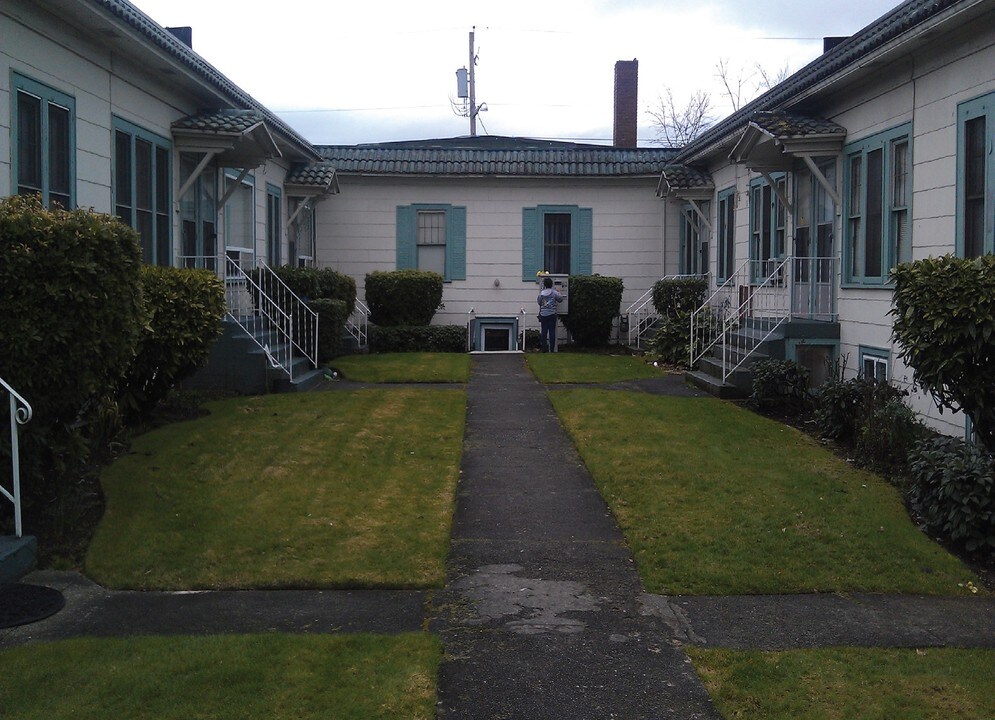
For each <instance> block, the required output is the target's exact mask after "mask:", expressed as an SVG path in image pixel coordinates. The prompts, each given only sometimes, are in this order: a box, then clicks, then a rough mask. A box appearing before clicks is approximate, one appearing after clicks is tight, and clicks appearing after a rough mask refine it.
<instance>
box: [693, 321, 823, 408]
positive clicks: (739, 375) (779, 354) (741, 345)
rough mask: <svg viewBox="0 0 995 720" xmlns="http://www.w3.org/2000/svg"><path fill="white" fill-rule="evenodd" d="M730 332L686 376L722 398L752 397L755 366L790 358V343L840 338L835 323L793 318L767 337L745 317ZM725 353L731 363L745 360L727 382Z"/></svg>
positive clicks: (695, 384) (703, 388)
mask: <svg viewBox="0 0 995 720" xmlns="http://www.w3.org/2000/svg"><path fill="white" fill-rule="evenodd" d="M731 335H732V337H731V338H730V340H729V342H728V343H721V342H719V343H716V344H715V346H714V347H712V350H711V352H710V353H709V354H708V355H705V356H704V357H702V358H701V359H700V360H699V361H698V365H697V367H695V368H692V369H691V370H689V371H687V372H686V373H685V378H686V379H687V380H688V381H689V382H690V383H691V384H693V385H694V386H696V387H698V388H699V389H701V390H704V391H705V392H707V393H709V394H711V395H714V396H715V397H718V398H722V399H741V398H747V397H749V396H750V395H751V394H752V392H753V365H754V364H755V363H757V362H759V361H760V360H767V359H773V360H784V359H786V358H788V357H790V355H791V353H790V352H789V349H788V346H789V343H790V342H791V341H798V342H805V341H822V342H832V341H838V340H839V337H840V327H839V323H836V322H820V321H814V320H790V321H787V322H785V323H783V324H781V325H780V326H779V327H778V328H777V329H775V330H774V331H773V333H771V334H770V336H769V337H767V338H766V340H765V339H764V335H766V332H765V331H763V330H759V329H757V327H756V326H755V325H754V324H753V323H752V322H751V321H749V320H746V321H745V322H744V323H743V325H742V326H741V327H739V328H738V329H737V330H735V331H734V332H733V333H731ZM723 353H728V357H727V358H726V363H727V365H728V366H735V365H736V364H737V363H738V362H739V361H740V360H743V363H742V365H740V366H739V367H738V368H737V369H736V370H734V371H733V372H732V373H730V374H729V376H728V378H726V380H725V381H724V382H723V380H722V356H723ZM792 359H793V358H792Z"/></svg>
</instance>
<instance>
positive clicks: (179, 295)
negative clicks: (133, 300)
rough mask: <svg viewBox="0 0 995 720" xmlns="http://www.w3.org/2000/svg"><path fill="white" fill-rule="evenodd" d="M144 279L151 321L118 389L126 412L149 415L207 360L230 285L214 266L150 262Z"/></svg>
mask: <svg viewBox="0 0 995 720" xmlns="http://www.w3.org/2000/svg"><path fill="white" fill-rule="evenodd" d="M141 281H142V291H143V297H144V300H145V307H146V310H147V312H148V324H147V325H146V326H145V329H144V332H143V333H142V337H141V340H140V341H139V344H138V351H137V353H136V355H135V358H134V360H133V361H132V363H131V365H130V366H129V367H128V371H127V373H126V374H125V376H124V378H123V379H122V381H121V383H120V385H119V388H118V398H119V402H120V404H121V409H122V410H123V411H124V412H125V414H126V415H145V414H147V413H148V412H150V411H151V410H152V409H153V408H155V406H156V405H157V404H158V403H159V402H160V401H161V400H162V399H163V398H164V397H166V395H167V393H168V392H169V391H170V390H171V389H172V388H173V387H174V386H175V385H176V383H178V382H179V381H181V380H182V379H183V378H185V377H188V376H190V375H192V374H193V372H194V371H195V370H197V369H198V368H200V367H202V366H203V365H204V364H205V363H206V362H207V358H208V356H209V355H210V353H211V346H212V345H213V344H214V340H215V338H217V336H218V335H219V334H220V332H221V318H222V317H224V314H225V288H224V285H223V284H222V282H221V279H220V278H219V277H218V276H217V275H216V274H215V273H213V272H211V271H210V270H195V269H184V268H171V267H155V266H152V265H145V266H143V267H142V268H141Z"/></svg>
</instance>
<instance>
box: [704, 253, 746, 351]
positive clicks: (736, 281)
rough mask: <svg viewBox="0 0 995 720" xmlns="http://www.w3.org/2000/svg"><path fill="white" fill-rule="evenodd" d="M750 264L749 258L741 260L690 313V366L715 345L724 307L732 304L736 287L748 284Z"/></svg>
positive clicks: (724, 310)
mask: <svg viewBox="0 0 995 720" xmlns="http://www.w3.org/2000/svg"><path fill="white" fill-rule="evenodd" d="M750 266H751V261H750V260H745V261H743V263H742V264H741V265H740V266H739V267H738V268H736V271H735V272H734V273H732V274H731V275H730V276H729V277H728V278H726V280H725V282H723V283H722V284H721V285H719V286H718V287H717V288H715V291H714V292H713V293H712V294H711V295H709V296H708V298H707V299H706V300H705V302H704V303H702V305H701V307H699V308H698V309H697V310H695V311H694V312H692V313H691V347H690V351H691V357H690V358H689V360H690V362H691V367H692V368H693V367H694V366H695V364H696V363H697V362H698V360H700V359H701V358H702V356H703V355H704V354H705V353H707V352H708V351H709V350H711V349H712V348H713V347H714V346H715V343H716V342H718V340H719V338H720V337H721V336H720V334H719V332H718V328H719V327H721V323H722V318H723V317H724V315H725V312H726V309H727V308H729V307H730V306H731V305H732V302H733V301H732V298H733V297H735V293H736V288H737V287H739V286H741V285H744V284H746V285H748V284H749V280H750V275H749V273H750ZM737 302H738V301H737Z"/></svg>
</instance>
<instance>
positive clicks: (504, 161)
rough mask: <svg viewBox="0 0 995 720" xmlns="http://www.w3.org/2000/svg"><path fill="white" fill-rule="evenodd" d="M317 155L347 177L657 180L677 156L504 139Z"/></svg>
mask: <svg viewBox="0 0 995 720" xmlns="http://www.w3.org/2000/svg"><path fill="white" fill-rule="evenodd" d="M317 149H318V152H319V153H320V154H321V156H322V157H323V158H325V160H327V161H328V162H330V163H332V164H333V165H334V166H335V168H336V170H338V172H339V173H340V174H343V175H347V174H359V175H451V176H482V175H488V176H510V177H526V176H527V177H657V176H659V174H660V171H661V170H662V169H663V167H664V166H665V165H666V164H667V162H669V160H670V158H671V157H673V156H674V154H675V152H676V151H675V150H671V149H664V148H635V149H621V148H613V147H608V146H605V145H584V144H580V143H566V142H555V141H550V140H535V139H529V138H510V137H500V136H477V137H463V138H443V139H436V140H420V141H406V142H400V143H380V144H371V145H319V146H317Z"/></svg>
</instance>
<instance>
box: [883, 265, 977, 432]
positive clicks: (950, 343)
mask: <svg viewBox="0 0 995 720" xmlns="http://www.w3.org/2000/svg"><path fill="white" fill-rule="evenodd" d="M892 280H894V282H895V293H894V303H895V306H894V308H893V309H892V311H891V314H892V315H894V317H895V323H894V328H893V331H894V335H895V340H896V342H897V344H898V346H899V347H900V348H901V350H900V357H902V358H903V359H904V360H905V362H906V364H908V366H909V367H910V368H912V373H913V379H914V380H915V382H916V384H917V385H919V386H920V387H922V388H923V389H925V390H927V391H928V392H930V393H931V394H932V395H933V397H935V398H936V400H937V403H938V405H939V406H940V408H941V409H943V408H948V409H961V410H963V411H964V413H965V414H967V416H968V417H970V418H971V422H972V423H973V426H974V431H975V432H976V433H977V436H978V440H979V441H980V442H981V443H982V444H983V445H984V446H985V447H986V448H987V449H988V451H989V452H995V382H992V378H995V256H993V255H986V256H984V257H980V258H975V259H963V258H956V257H953V256H950V255H948V256H945V257H939V258H927V259H925V260H919V261H916V262H913V263H905V264H902V265H899V266H898V267H897V268H895V269H894V270H893V271H892Z"/></svg>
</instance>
